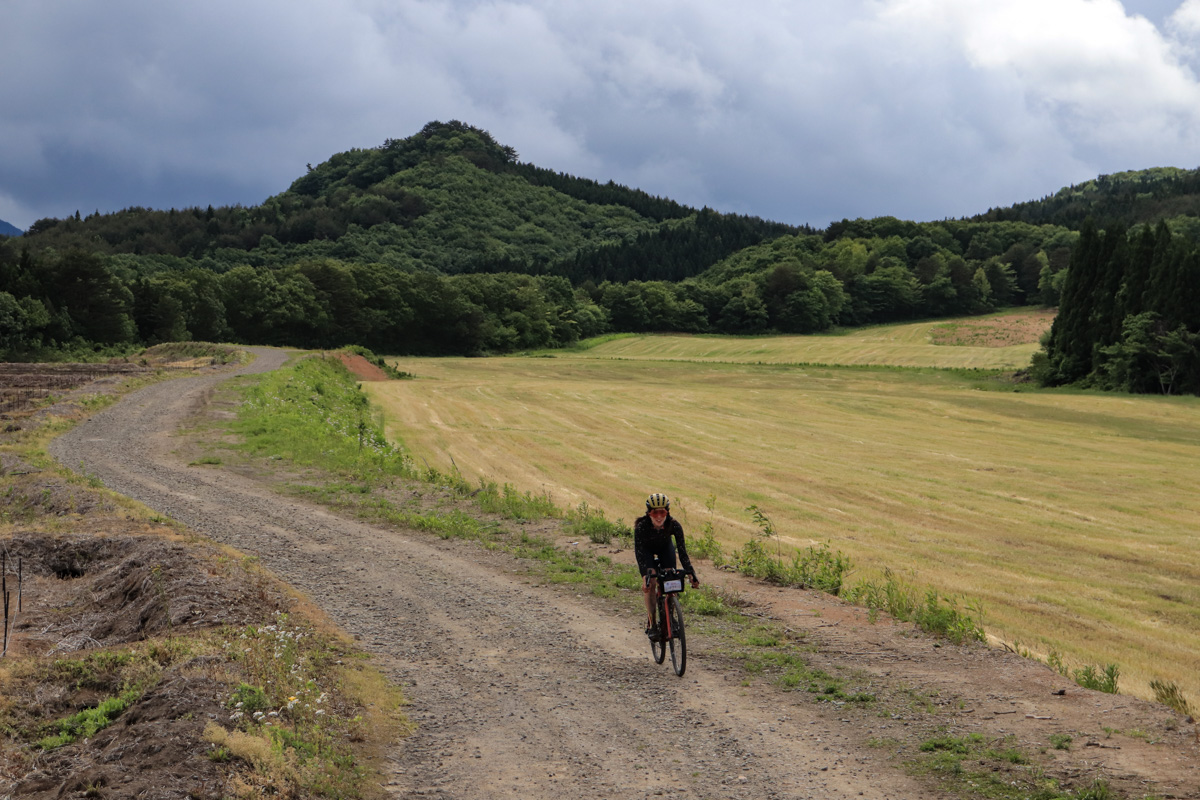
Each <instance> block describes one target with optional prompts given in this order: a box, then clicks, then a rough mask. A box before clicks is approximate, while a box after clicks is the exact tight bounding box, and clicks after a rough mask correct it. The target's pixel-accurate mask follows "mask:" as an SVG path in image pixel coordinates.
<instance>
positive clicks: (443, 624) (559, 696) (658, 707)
mask: <svg viewBox="0 0 1200 800" xmlns="http://www.w3.org/2000/svg"><path fill="white" fill-rule="evenodd" d="M256 353H257V355H258V358H257V360H256V361H255V362H254V363H253V364H252V365H251V366H250V367H248V368H245V369H243V372H246V371H251V372H257V371H265V370H270V369H274V368H276V367H277V366H279V365H280V364H281V363H282V362H283V360H284V358H285V354H283V353H281V352H279V351H274V350H268V349H262V350H256ZM227 377H228V374H227V373H226V374H221V375H209V376H202V377H195V378H184V379H177V380H173V381H168V382H163V383H159V384H156V385H153V386H150V387H148V388H146V389H143V390H141V391H139V392H137V393H135V394H132V395H129V396H128V397H127V398H125V399H124V400H123V401H122V402H120V403H118V404H117V405H115V406H113V407H112V408H110V409H107V410H106V411H104V412H102V413H100V414H97V415H96V416H94V417H92V418H91V419H90V420H89V421H87V422H86V423H83V424H81V425H79V426H78V427H76V428H75V429H74V430H73V431H71V432H70V433H68V434H66V435H64V436H62V437H60V438H59V439H57V440H55V441H54V442H53V443H52V446H51V448H50V449H51V452H52V454H53V455H54V456H55V457H56V458H58V459H59V461H60V462H62V463H63V464H66V465H68V466H72V467H76V466H78V465H82V468H83V469H85V470H86V471H87V472H88V473H90V474H94V475H96V476H97V477H99V478H100V479H101V480H102V481H103V482H104V483H105V485H107V486H108V487H109V488H111V489H114V490H116V491H118V492H120V493H122V494H125V495H128V496H130V497H133V498H136V499H137V500H139V501H141V502H142V503H144V504H146V505H147V506H149V507H151V508H153V509H155V510H157V511H158V512H160V513H162V514H165V515H169V516H171V517H174V518H175V519H178V520H180V521H181V522H183V523H185V524H187V525H188V526H190V527H191V528H193V529H195V530H196V531H198V532H200V533H202V534H204V535H206V536H208V537H210V538H212V539H214V540H216V541H219V542H223V543H226V544H229V545H231V546H233V547H236V548H238V549H239V550H241V551H243V552H245V553H249V554H253V555H257V556H259V557H260V558H261V560H262V562H263V564H264V565H265V566H266V567H267V568H269V569H271V570H272V571H273V572H275V573H276V574H277V575H279V576H280V577H281V578H283V579H284V580H285V581H287V582H289V583H290V584H292V585H293V586H295V587H296V588H298V589H299V590H301V591H303V592H305V593H306V594H307V595H308V596H309V597H310V598H311V599H312V600H313V601H314V602H315V603H316V604H317V605H318V606H319V607H321V608H322V609H323V610H324V611H325V612H326V613H327V614H329V615H330V617H331V618H333V619H334V620H335V621H336V622H337V623H338V624H339V625H341V626H342V627H343V629H345V630H346V631H347V632H349V633H350V634H351V635H353V636H354V637H355V638H356V639H357V640H358V641H359V642H360V644H361V645H362V646H363V647H364V648H365V649H367V650H368V651H370V652H371V653H373V654H375V655H376V657H377V662H378V664H379V665H380V667H381V668H382V669H383V670H384V672H385V673H387V674H389V675H390V676H391V677H392V678H393V679H394V680H395V681H397V682H398V683H399V684H401V685H402V686H403V687H404V690H405V694H406V695H407V696H408V697H409V699H410V701H411V705H410V707H409V709H408V714H409V716H410V718H411V719H412V720H413V721H414V722H415V723H416V724H417V730H416V732H415V733H413V734H412V735H410V736H409V737H407V738H406V739H404V740H402V741H398V742H396V744H395V748H394V753H393V754H392V759H391V774H390V775H387V776H385V782H386V784H387V788H388V789H389V790H390V791H391V792H393V793H394V794H395V795H396V796H401V797H410V796H419V797H432V798H463V799H464V800H466V799H467V798H470V799H471V800H477V799H487V798H500V797H504V798H512V797H520V798H555V800H558V799H559V798H561V797H572V798H574V797H580V798H643V797H653V796H659V795H672V794H674V795H680V796H683V797H695V798H799V797H802V798H868V799H870V798H875V799H877V800H882V799H883V798H935V797H942V796H944V795H943V794H941V793H940V792H939V791H937V790H936V789H934V788H931V786H930V785H929V784H927V783H925V782H923V781H921V780H919V779H916V778H913V777H910V776H908V775H906V774H905V773H904V772H902V771H901V770H900V769H899V768H898V767H897V766H895V764H894V761H893V760H891V759H889V758H888V753H887V752H886V751H885V750H881V749H880V748H879V747H878V745H877V743H876V745H875V746H872V743H873V742H875V740H876V738H877V737H881V736H886V735H887V734H886V733H885V732H884V729H885V728H886V727H887V726H886V725H883V724H882V723H880V722H879V720H877V719H873V715H872V714H868V713H860V714H857V715H850V714H848V713H847V712H840V711H838V710H837V709H832V708H830V706H829V704H815V703H812V702H811V701H809V700H807V699H806V698H805V696H804V695H803V693H796V695H788V697H789V698H790V699H786V700H781V699H780V698H781V697H783V696H784V693H782V692H779V691H774V690H770V691H758V690H756V689H747V688H746V687H744V686H743V684H742V676H740V675H736V674H733V673H731V672H730V671H729V670H728V669H726V668H721V667H719V665H718V664H717V661H718V659H716V658H715V657H714V658H713V659H711V661H712V663H711V664H709V663H706V661H705V659H704V657H703V650H702V648H703V643H697V645H696V646H695V647H694V648H693V650H695V652H693V653H689V655H690V656H691V657H690V658H689V664H688V672H687V674H686V677H684V678H683V679H678V678H676V677H675V676H674V675H673V674H672V673H671V672H670V670H669V668H668V667H667V666H658V665H655V664H654V663H653V662H652V661H651V660H650V658H649V647H648V646H647V644H646V641H645V637H644V635H643V634H642V633H641V630H640V619H639V618H637V617H636V616H635V617H633V618H631V617H630V616H629V615H628V614H626V613H624V612H622V613H616V612H614V611H613V609H612V606H611V604H607V605H606V604H604V603H602V602H600V601H598V600H596V599H594V598H591V597H578V596H575V595H573V594H571V593H570V592H568V591H566V590H564V589H562V588H555V587H548V586H543V585H539V584H538V582H536V581H535V580H533V579H531V578H529V577H528V576H526V575H525V574H524V571H523V569H522V568H521V566H520V565H518V564H515V563H514V562H513V560H512V559H510V558H509V557H507V556H504V555H502V554H497V553H492V552H487V551H484V550H482V549H481V548H479V547H477V546H475V545H472V544H470V543H463V542H455V541H442V540H439V539H436V538H434V537H431V536H429V535H423V534H419V533H410V532H398V531H396V530H393V529H385V528H378V527H373V526H371V525H368V524H363V523H361V522H357V521H351V520H346V519H343V518H341V517H338V516H336V515H335V514H333V513H331V512H329V511H328V510H325V509H323V508H321V507H318V506H315V505H309V504H306V503H304V502H303V501H300V500H296V499H292V498H286V497H282V496H280V495H278V494H276V493H274V492H273V491H272V490H271V489H270V487H269V486H268V485H267V484H266V483H263V482H259V481H257V480H255V479H254V478H252V477H248V476H245V475H239V474H235V473H233V472H231V471H228V470H224V469H212V468H203V469H200V468H196V467H189V466H187V465H186V464H185V463H184V461H183V459H181V458H180V456H179V455H177V454H176V453H175V452H174V451H175V450H176V449H178V447H179V444H180V440H179V439H178V438H176V437H175V435H174V434H175V432H176V431H177V430H178V428H179V427H180V426H181V425H183V424H184V423H185V422H186V421H187V420H189V419H191V418H192V417H193V416H194V415H195V414H197V413H198V412H199V411H200V410H201V409H203V408H204V407H205V405H206V404H207V403H208V401H209V400H210V398H211V397H212V395H213V392H214V390H215V387H216V385H217V384H218V383H219V382H220V381H222V380H224V379H225V378H227ZM832 602H833V603H836V601H832ZM806 606H807V608H808V609H811V604H807V603H806ZM832 607H833V606H832V605H831V607H830V608H831V609H832ZM786 611H787V610H786V609H785V608H782V607H780V609H779V613H780V614H785V613H786ZM831 613H832V612H831ZM804 616H805V617H806V618H807V619H809V624H810V628H811V629H812V630H813V631H815V632H816V633H817V634H819V628H821V627H822V626H834V625H836V621H833V617H832V616H831V617H829V618H827V619H828V620H830V621H827V622H819V621H816V622H814V621H813V620H812V619H811V618H812V616H813V615H812V613H811V611H809V612H808V613H806V614H805V615H804ZM796 624H797V625H799V624H802V623H800V622H797V623H796ZM863 624H865V623H863ZM870 630H871V631H872V637H873V641H872V642H870V643H865V644H864V643H862V642H861V641H857V640H847V641H843V642H841V645H840V646H844V647H845V652H846V653H849V656H848V658H849V660H850V661H851V662H858V663H856V664H855V666H856V668H861V669H863V670H865V671H867V672H870V670H872V669H875V668H877V669H878V672H879V674H880V675H885V674H887V675H890V674H891V673H892V672H893V671H897V672H899V671H900V670H901V669H902V668H903V667H904V666H905V665H906V664H908V663H909V662H911V663H912V664H913V665H914V668H915V669H918V670H920V669H928V667H929V664H928V663H926V662H924V661H922V659H926V658H933V656H932V655H930V656H927V655H925V654H926V651H929V652H930V653H932V652H933V647H932V646H931V645H930V644H929V643H928V642H920V641H919V640H918V641H917V642H916V644H910V641H911V637H909V636H908V635H907V629H905V630H904V631H903V632H902V633H903V635H901V633H896V632H894V631H892V629H891V628H890V627H887V626H880V627H878V628H871V629H870ZM841 633H843V634H844V633H845V630H844V629H842V630H841ZM814 635H816V634H814ZM835 638H836V637H835ZM909 647H911V648H912V649H911V651H909V650H905V648H909ZM942 650H943V651H944V652H939V653H937V654H936V657H937V658H938V659H939V660H940V661H941V662H945V661H946V660H947V658H948V656H952V653H951V652H950V651H954V652H957V651H958V650H959V649H958V648H950V647H947V648H943V649H942ZM862 651H869V652H867V653H866V654H865V655H858V653H860V652H862ZM988 652H992V651H988V650H987V649H986V648H977V649H970V648H963V649H962V655H961V658H962V659H963V663H964V664H966V665H968V666H967V667H964V669H967V668H969V664H970V663H973V662H974V661H979V660H980V659H981V658H985V657H984V656H981V655H980V653H984V654H986V653H988ZM871 653H874V654H877V655H878V656H879V657H878V658H877V659H876V660H875V662H874V664H872V663H870V661H871V659H870V658H869V656H870V654H871ZM999 655H1005V654H999ZM1014 658H1015V657H1014ZM1018 660H1019V659H1018ZM1003 663H1005V664H1007V663H1008V662H1003ZM1043 672H1046V673H1048V670H1044V668H1043ZM1038 675H1040V673H1038ZM900 677H901V678H902V676H900ZM1035 678H1036V679H1037V680H1040V681H1041V683H1040V684H1038V686H1039V696H1040V695H1041V693H1044V694H1045V695H1047V696H1049V694H1050V688H1051V686H1050V684H1051V683H1052V681H1049V680H1047V679H1046V677H1045V676H1044V675H1042V676H1041V677H1040V678H1038V677H1037V675H1035ZM931 680H932V679H931ZM983 680H988V681H993V682H992V683H990V684H987V685H985V684H980V685H979V686H975V687H972V688H974V689H978V690H979V693H980V694H981V695H987V694H989V690H990V691H991V694H990V696H991V697H993V698H995V697H998V696H999V695H998V694H997V692H998V691H1001V692H1002V691H1003V688H1002V687H1001V686H999V685H998V684H996V683H995V682H994V679H993V678H984V679H983ZM959 688H960V689H961V688H962V687H961V686H960V687H959ZM1090 694H1093V693H1089V695H1090ZM797 695H798V696H797ZM968 696H969V695H968ZM1133 702H1135V703H1136V702H1138V701H1133ZM1089 708H1090V705H1089ZM973 710H974V709H969V710H967V712H966V713H968V714H970V712H971V711H973ZM995 713H1005V714H1008V713H1011V712H1008V711H1003V712H995ZM980 716H982V714H980V715H975V716H974V717H970V719H971V722H972V724H974V723H976V722H981V721H982V720H979V719H978V717H980ZM1033 716H1036V715H1033ZM1002 719H1008V720H1012V719H1013V718H1012V717H1005V718H1002ZM894 724H895V725H896V726H897V727H899V726H900V725H901V724H906V723H902V722H896V723H894ZM1182 753H1183V751H1182V750H1180V751H1179V752H1178V753H1176V752H1174V751H1173V752H1172V754H1171V756H1172V757H1175V756H1179V759H1180V760H1182V759H1183V755H1181V754H1182ZM1194 754H1195V750H1194V748H1192V749H1191V750H1190V751H1189V752H1188V753H1187V755H1188V757H1191V758H1194ZM1126 755H1128V754H1126ZM1174 769H1175V770H1176V771H1177V772H1180V774H1183V775H1185V776H1186V777H1187V779H1191V780H1194V778H1195V776H1196V772H1195V768H1194V764H1189V765H1187V770H1186V771H1183V770H1184V768H1183V767H1182V766H1180V767H1175V768H1174ZM1147 771H1148V772H1150V773H1153V772H1155V771H1158V772H1159V774H1162V769H1161V768H1147ZM1191 785H1192V786H1195V785H1196V783H1194V782H1193V783H1192V784H1191ZM1167 796H1170V793H1168V795H1167ZM1174 796H1188V795H1187V794H1178V793H1176V794H1174ZM1192 796H1195V795H1192Z"/></svg>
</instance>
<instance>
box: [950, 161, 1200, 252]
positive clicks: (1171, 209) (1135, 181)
mask: <svg viewBox="0 0 1200 800" xmlns="http://www.w3.org/2000/svg"><path fill="white" fill-rule="evenodd" d="M1089 217H1090V218H1091V219H1092V221H1093V222H1094V224H1095V225H1096V226H1097V227H1099V228H1102V229H1103V228H1110V227H1113V226H1117V225H1119V226H1121V227H1124V228H1132V227H1134V226H1136V225H1151V226H1154V225H1157V224H1158V223H1159V221H1161V220H1166V221H1167V222H1168V223H1169V225H1170V226H1171V228H1172V230H1174V231H1175V232H1176V233H1186V234H1187V235H1188V236H1190V237H1191V238H1193V239H1200V169H1191V170H1187V169H1176V168H1173V167H1160V168H1156V169H1146V170H1141V171H1138V172H1118V173H1116V174H1115V175H1101V176H1100V177H1098V178H1096V179H1095V180H1090V181H1088V182H1087V183H1083V184H1079V185H1073V186H1067V187H1064V188H1062V189H1060V190H1058V191H1057V192H1056V193H1054V194H1053V195H1050V196H1048V197H1044V198H1042V199H1041V200H1031V201H1029V202H1027V203H1017V204H1016V205H1013V206H1009V207H1007V208H995V209H990V210H989V211H988V212H987V213H985V214H980V215H978V216H976V217H973V218H972V219H973V220H974V221H977V222H1002V221H1016V222H1029V223H1032V224H1034V225H1062V226H1064V227H1067V228H1072V229H1074V230H1079V229H1080V228H1081V227H1082V226H1083V224H1084V222H1085V221H1086V220H1087V219H1088V218H1089Z"/></svg>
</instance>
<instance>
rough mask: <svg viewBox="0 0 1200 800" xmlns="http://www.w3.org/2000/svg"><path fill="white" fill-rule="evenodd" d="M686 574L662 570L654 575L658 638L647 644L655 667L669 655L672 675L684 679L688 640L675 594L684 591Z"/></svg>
mask: <svg viewBox="0 0 1200 800" xmlns="http://www.w3.org/2000/svg"><path fill="white" fill-rule="evenodd" d="M686 578H687V573H685V572H684V571H683V570H679V569H674V570H664V571H662V572H659V573H657V574H656V575H655V581H654V593H655V597H654V605H655V610H656V613H657V616H658V620H659V622H658V626H659V627H658V634H659V635H658V637H657V639H655V640H651V642H650V654H651V655H652V656H653V657H654V661H655V663H657V664H661V663H663V661H664V660H666V655H667V650H668V648H669V649H670V652H671V665H672V667H673V668H674V669H675V674H676V675H678V676H680V677H683V671H684V669H686V665H687V640H686V639H685V638H684V633H683V610H682V609H681V608H680V607H679V601H678V599H676V598H675V595H677V594H679V593H680V592H682V591H683V588H684V586H685V580H686Z"/></svg>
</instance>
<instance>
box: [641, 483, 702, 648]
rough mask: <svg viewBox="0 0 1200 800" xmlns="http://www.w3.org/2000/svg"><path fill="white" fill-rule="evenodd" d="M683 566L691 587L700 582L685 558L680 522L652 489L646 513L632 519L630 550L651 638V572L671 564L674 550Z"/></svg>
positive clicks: (654, 586) (653, 585) (666, 501)
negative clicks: (644, 603) (631, 548)
mask: <svg viewBox="0 0 1200 800" xmlns="http://www.w3.org/2000/svg"><path fill="white" fill-rule="evenodd" d="M676 550H678V551H679V560H680V561H682V562H683V569H684V571H685V572H687V574H688V576H689V577H690V578H691V579H692V588H693V589H696V588H699V586H700V581H699V580H697V579H696V570H694V569H693V568H692V561H691V559H689V558H688V554H687V546H686V545H685V544H684V543H683V526H682V525H680V524H679V522H678V521H677V520H676V519H675V518H674V517H672V516H671V501H670V500H669V499H668V498H667V496H666V495H665V494H660V493H659V492H655V493H654V494H652V495H650V496H649V497H647V498H646V516H644V517H638V519H637V521H636V522H635V523H633V554H634V556H635V557H636V558H637V564H638V571H639V572H640V573H641V574H642V594H643V595H644V596H645V598H646V635H647V636H649V637H650V638H651V639H653V638H655V637H656V636H657V635H658V630H657V626H656V625H655V624H654V601H655V600H656V599H657V598H656V597H655V594H656V592H655V590H656V589H657V584H656V583H655V581H654V576H655V575H656V574H657V571H658V570H659V569H674V568H675V552H676Z"/></svg>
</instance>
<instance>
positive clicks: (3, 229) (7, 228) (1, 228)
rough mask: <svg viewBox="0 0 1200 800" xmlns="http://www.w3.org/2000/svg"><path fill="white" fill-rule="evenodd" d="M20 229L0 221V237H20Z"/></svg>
mask: <svg viewBox="0 0 1200 800" xmlns="http://www.w3.org/2000/svg"><path fill="white" fill-rule="evenodd" d="M20 235H21V229H20V228H18V227H17V226H16V225H13V224H12V223H11V222H5V221H4V220H2V219H0V236H20Z"/></svg>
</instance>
